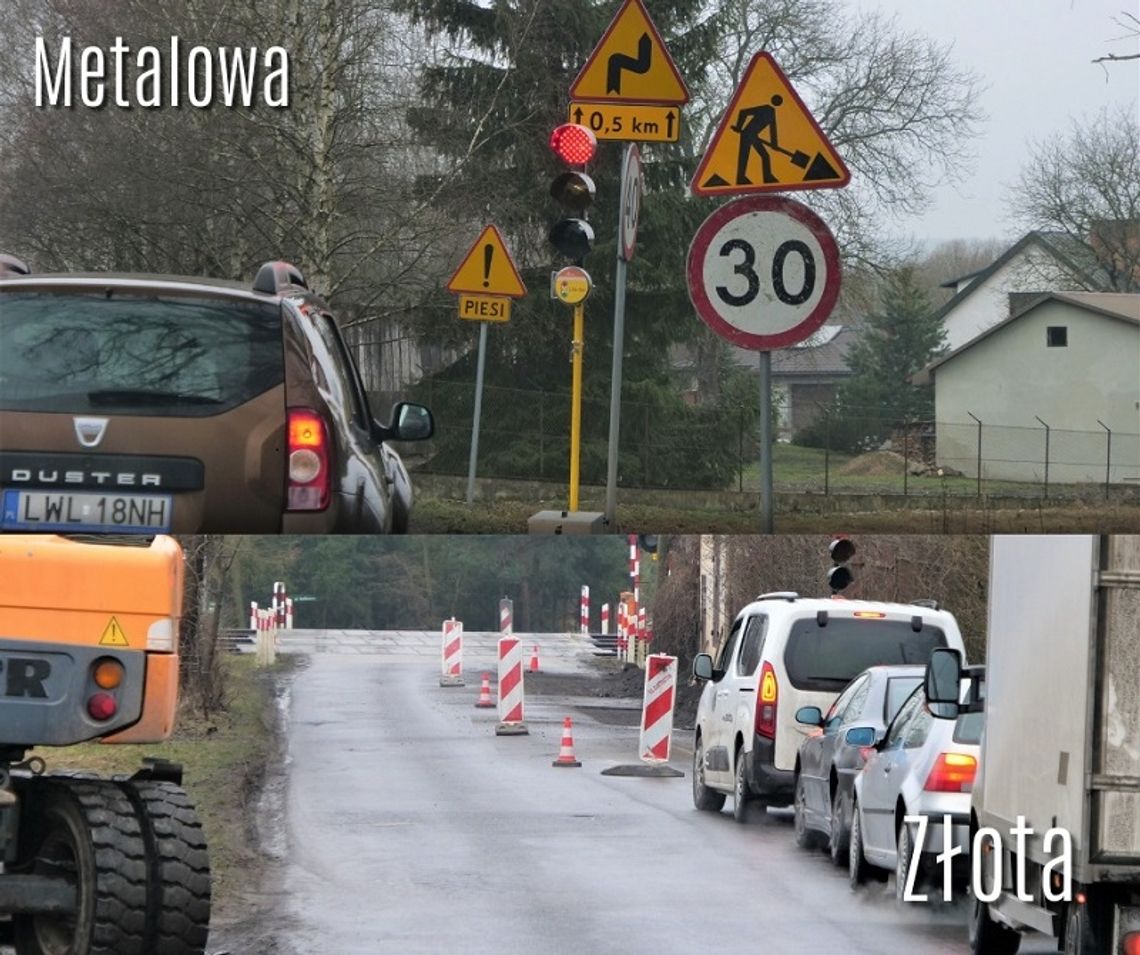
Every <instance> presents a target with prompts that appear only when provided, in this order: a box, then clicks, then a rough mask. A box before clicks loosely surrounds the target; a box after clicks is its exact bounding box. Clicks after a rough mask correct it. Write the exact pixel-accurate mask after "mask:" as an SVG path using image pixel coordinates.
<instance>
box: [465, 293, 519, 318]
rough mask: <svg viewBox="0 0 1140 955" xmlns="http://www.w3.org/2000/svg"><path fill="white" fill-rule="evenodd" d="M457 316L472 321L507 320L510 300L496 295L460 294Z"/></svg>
mask: <svg viewBox="0 0 1140 955" xmlns="http://www.w3.org/2000/svg"><path fill="white" fill-rule="evenodd" d="M459 317H460V318H465V319H467V320H468V321H472V322H509V321H510V319H511V300H510V299H509V298H502V297H501V296H498V295H460V296H459Z"/></svg>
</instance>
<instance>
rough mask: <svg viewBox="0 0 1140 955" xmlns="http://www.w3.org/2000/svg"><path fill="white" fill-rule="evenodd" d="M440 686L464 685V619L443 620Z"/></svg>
mask: <svg viewBox="0 0 1140 955" xmlns="http://www.w3.org/2000/svg"><path fill="white" fill-rule="evenodd" d="M439 685H440V686H463V621H462V620H456V619H455V618H454V617H452V618H451V619H450V620H445V621H443V639H442V641H441V649H440V673H439Z"/></svg>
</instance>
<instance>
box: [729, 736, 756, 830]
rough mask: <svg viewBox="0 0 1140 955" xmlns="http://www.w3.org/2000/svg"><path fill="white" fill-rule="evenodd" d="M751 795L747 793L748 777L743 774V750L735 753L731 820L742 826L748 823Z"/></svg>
mask: <svg viewBox="0 0 1140 955" xmlns="http://www.w3.org/2000/svg"><path fill="white" fill-rule="evenodd" d="M751 796H752V794H751V793H750V792H749V791H748V776H747V775H746V773H745V772H744V750H743V749H738V750H737V751H736V780H735V784H734V785H733V787H732V818H733V819H735V820H736V821H737V822H739V823H741V824H744V823H746V822H748V816H749V809H750V805H749V804H750V803H751Z"/></svg>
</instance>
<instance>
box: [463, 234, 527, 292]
mask: <svg viewBox="0 0 1140 955" xmlns="http://www.w3.org/2000/svg"><path fill="white" fill-rule="evenodd" d="M447 290H448V291H449V292H469V293H471V294H473V295H506V296H509V297H510V298H521V297H522V296H523V295H526V286H525V285H523V281H522V279H521V278H519V273H518V269H516V268H515V263H514V260H513V259H512V258H511V254H510V252H508V251H507V245H506V242H504V241H503V235H502V233H501V232H499V230H498V229H497V228H495V226H493V225H489V226H487V227H486V228H485V229H484V230H483V231H482V232H480V233H479V238H477V239H476V240H475V243H474V244H473V245H472V246H471V248H470V250H469V251H468V252H467V254H466V255H465V256H464V257H463V261H462V262H460V263H459V268H457V269H456V270H455V274H454V275H452V276H451V279H450V280H449V281H448V283H447Z"/></svg>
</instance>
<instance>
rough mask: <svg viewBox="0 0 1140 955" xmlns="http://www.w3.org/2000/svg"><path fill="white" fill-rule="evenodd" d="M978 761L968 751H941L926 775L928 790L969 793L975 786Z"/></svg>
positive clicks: (926, 787) (933, 791)
mask: <svg viewBox="0 0 1140 955" xmlns="http://www.w3.org/2000/svg"><path fill="white" fill-rule="evenodd" d="M977 771H978V761H977V760H976V759H974V757H973V756H968V755H967V754H966V753H940V754H939V756H938V759H937V760H936V761H935V763H934V768H933V769H931V770H930V775H929V776H927V777H926V786H925V787H924V788H925V789H926V791H927V792H932V793H968V792H970V791H971V790H972V789H973V788H974V774H975V773H976V772H977Z"/></svg>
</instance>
